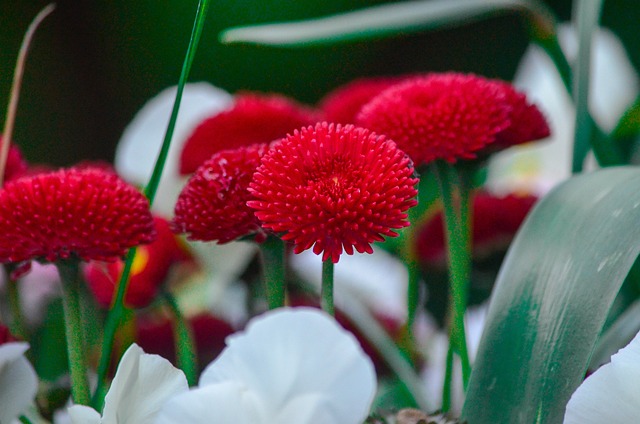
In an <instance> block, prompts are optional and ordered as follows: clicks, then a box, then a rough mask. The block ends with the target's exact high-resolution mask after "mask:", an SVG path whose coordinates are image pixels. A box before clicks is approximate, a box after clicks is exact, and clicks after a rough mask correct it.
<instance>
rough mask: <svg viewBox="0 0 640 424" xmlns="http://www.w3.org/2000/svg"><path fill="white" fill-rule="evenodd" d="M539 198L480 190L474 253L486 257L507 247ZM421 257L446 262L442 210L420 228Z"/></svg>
mask: <svg viewBox="0 0 640 424" xmlns="http://www.w3.org/2000/svg"><path fill="white" fill-rule="evenodd" d="M537 200H538V199H537V198H536V197H534V196H515V195H509V196H505V197H495V196H492V195H490V194H487V193H478V194H477V195H476V196H474V198H473V223H472V228H473V234H472V245H473V246H472V247H473V256H474V258H476V259H482V258H485V257H487V256H489V255H490V254H491V253H492V252H497V251H500V250H506V248H507V247H508V245H509V243H511V240H512V239H513V237H514V236H515V234H516V231H518V228H520V225H521V224H522V222H523V221H524V219H525V218H526V216H527V214H528V213H529V211H530V210H531V208H532V207H533V205H534V203H535V202H536V201H537ZM416 249H417V253H418V257H419V258H420V259H421V261H422V262H423V263H425V264H426V265H431V266H435V267H438V268H444V267H445V266H446V245H445V238H444V232H443V225H442V213H441V212H438V213H437V214H436V215H434V216H433V217H432V218H431V219H430V220H429V221H428V222H426V223H425V224H424V225H423V226H422V227H421V228H420V230H419V231H418V237H417V239H416Z"/></svg>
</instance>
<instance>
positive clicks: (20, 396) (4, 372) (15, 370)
mask: <svg viewBox="0 0 640 424" xmlns="http://www.w3.org/2000/svg"><path fill="white" fill-rule="evenodd" d="M27 349H29V345H28V344H27V343H23V342H11V343H5V344H3V345H0V423H10V422H12V421H13V420H14V419H15V418H17V417H18V416H19V415H20V414H22V413H23V412H24V410H25V409H26V408H27V407H28V406H29V405H30V404H31V402H33V399H34V397H35V395H36V390H37V388H38V378H37V376H36V373H35V371H34V370H33V367H32V366H31V363H30V362H29V361H28V360H27V359H26V358H25V357H24V352H25V351H26V350H27Z"/></svg>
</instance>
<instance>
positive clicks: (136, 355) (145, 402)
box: [103, 344, 189, 424]
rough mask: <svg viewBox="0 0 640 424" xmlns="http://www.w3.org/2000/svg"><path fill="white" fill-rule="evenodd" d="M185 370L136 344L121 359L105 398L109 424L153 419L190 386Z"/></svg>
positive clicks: (137, 423) (107, 423)
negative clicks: (170, 399)
mask: <svg viewBox="0 0 640 424" xmlns="http://www.w3.org/2000/svg"><path fill="white" fill-rule="evenodd" d="M188 387H189V386H188V384H187V379H186V377H185V376H184V373H183V372H182V371H180V370H179V369H177V368H175V367H174V366H173V365H171V363H170V362H169V361H167V360H166V359H164V358H162V357H161V356H159V355H150V354H147V353H144V352H143V351H142V349H141V348H140V347H139V346H138V345H136V344H133V345H131V346H130V347H129V349H127V351H126V352H125V354H124V356H123V357H122V359H121V360H120V364H119V365H118V369H117V371H116V375H115V377H114V379H113V382H112V383H111V388H110V389H109V392H108V393H107V396H106V398H105V406H104V412H103V422H104V423H105V424H116V423H117V424H145V423H153V421H154V420H155V418H156V415H157V413H158V411H159V410H160V408H161V407H162V405H163V404H164V403H165V402H166V400H167V399H169V398H170V397H172V396H175V395H177V394H179V393H182V392H184V391H187V390H188Z"/></svg>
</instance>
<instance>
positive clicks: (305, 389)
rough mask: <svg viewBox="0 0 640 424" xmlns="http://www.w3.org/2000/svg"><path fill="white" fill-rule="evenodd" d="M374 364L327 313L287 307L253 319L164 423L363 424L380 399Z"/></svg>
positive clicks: (170, 407) (169, 409)
mask: <svg viewBox="0 0 640 424" xmlns="http://www.w3.org/2000/svg"><path fill="white" fill-rule="evenodd" d="M375 390H376V378H375V371H374V368H373V364H372V363H371V361H370V360H369V358H368V357H367V356H366V355H365V354H364V352H363V351H362V349H361V348H360V346H359V344H358V342H357V341H356V339H355V338H354V337H353V336H352V335H351V334H349V333H347V332H346V331H345V330H343V329H342V328H341V327H340V326H339V325H338V324H337V323H336V322H335V320H334V319H333V318H331V317H330V316H328V315H327V314H326V313H324V312H322V311H319V310H317V309H312V308H283V309H278V310H275V311H270V312H267V313H265V314H263V315H261V316H259V317H257V318H254V319H253V320H251V321H250V322H249V324H248V326H247V329H246V331H245V332H243V333H237V334H234V335H232V336H230V337H229V338H227V347H226V348H225V350H224V351H223V352H222V354H221V355H220V357H219V358H218V359H217V360H215V361H214V362H212V363H211V364H210V365H209V366H208V367H207V368H206V369H205V370H204V372H203V374H202V376H201V377H200V382H199V387H198V388H197V389H194V390H191V391H189V392H187V393H183V394H180V395H178V396H176V397H174V398H173V399H171V400H170V401H169V402H167V404H166V405H165V407H164V408H163V409H162V411H161V413H160V415H159V418H158V421H157V423H159V424H170V423H183V422H189V423H196V424H198V423H202V424H204V423H211V422H215V423H216V424H245V423H246V424H276V423H277V424H361V423H362V422H363V421H364V420H365V418H366V417H367V414H368V413H369V408H370V407H371V403H372V401H373V397H374V395H375Z"/></svg>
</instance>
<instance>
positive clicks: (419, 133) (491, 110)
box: [357, 73, 548, 165]
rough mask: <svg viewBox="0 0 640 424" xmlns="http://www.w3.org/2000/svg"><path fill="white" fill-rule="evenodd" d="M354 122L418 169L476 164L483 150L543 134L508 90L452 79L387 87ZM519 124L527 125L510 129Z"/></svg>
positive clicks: (537, 118) (538, 120) (469, 78)
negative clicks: (390, 143) (440, 163)
mask: <svg viewBox="0 0 640 424" xmlns="http://www.w3.org/2000/svg"><path fill="white" fill-rule="evenodd" d="M357 119H358V122H359V124H361V125H363V126H366V127H368V128H371V129H372V130H373V131H376V132H378V133H381V134H386V135H387V136H388V137H390V138H392V139H393V140H394V141H396V142H397V143H398V146H400V148H402V149H403V150H405V151H406V152H407V154H409V156H411V157H412V158H413V160H414V161H415V162H416V163H418V164H421V165H422V164H427V163H429V162H431V161H433V160H436V159H443V160H446V161H448V162H450V163H454V162H456V161H458V160H460V159H475V158H476V157H477V154H478V153H479V152H480V151H482V150H483V149H485V148H488V149H496V148H498V147H506V146H507V145H513V144H517V143H521V142H524V141H531V139H528V138H529V137H533V136H537V135H543V136H544V135H546V134H548V127H547V126H546V122H545V121H544V118H543V117H542V115H541V114H540V112H539V111H538V110H537V108H535V106H531V105H529V104H527V103H526V99H525V97H524V95H522V94H520V93H517V92H516V91H515V90H513V88H511V86H509V85H508V84H506V83H504V82H502V81H492V80H488V79H485V78H481V77H478V76H475V75H463V74H456V73H446V74H431V75H427V76H424V77H416V78H411V79H408V80H407V81H406V82H404V83H400V84H397V85H395V86H393V87H390V88H389V89H387V90H385V91H383V92H382V93H380V94H379V95H378V96H376V97H375V98H374V99H372V100H371V101H370V102H369V103H367V104H366V105H365V106H364V107H363V108H362V110H361V112H360V114H359V115H358V118H357ZM518 119H532V121H531V122H518V123H515V121H516V120H518ZM541 125H543V127H542V128H540V126H541ZM525 139H526V140H525ZM498 140H499V141H500V144H494V143H495V142H496V141H498ZM492 144H494V145H493V146H491V145H492Z"/></svg>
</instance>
